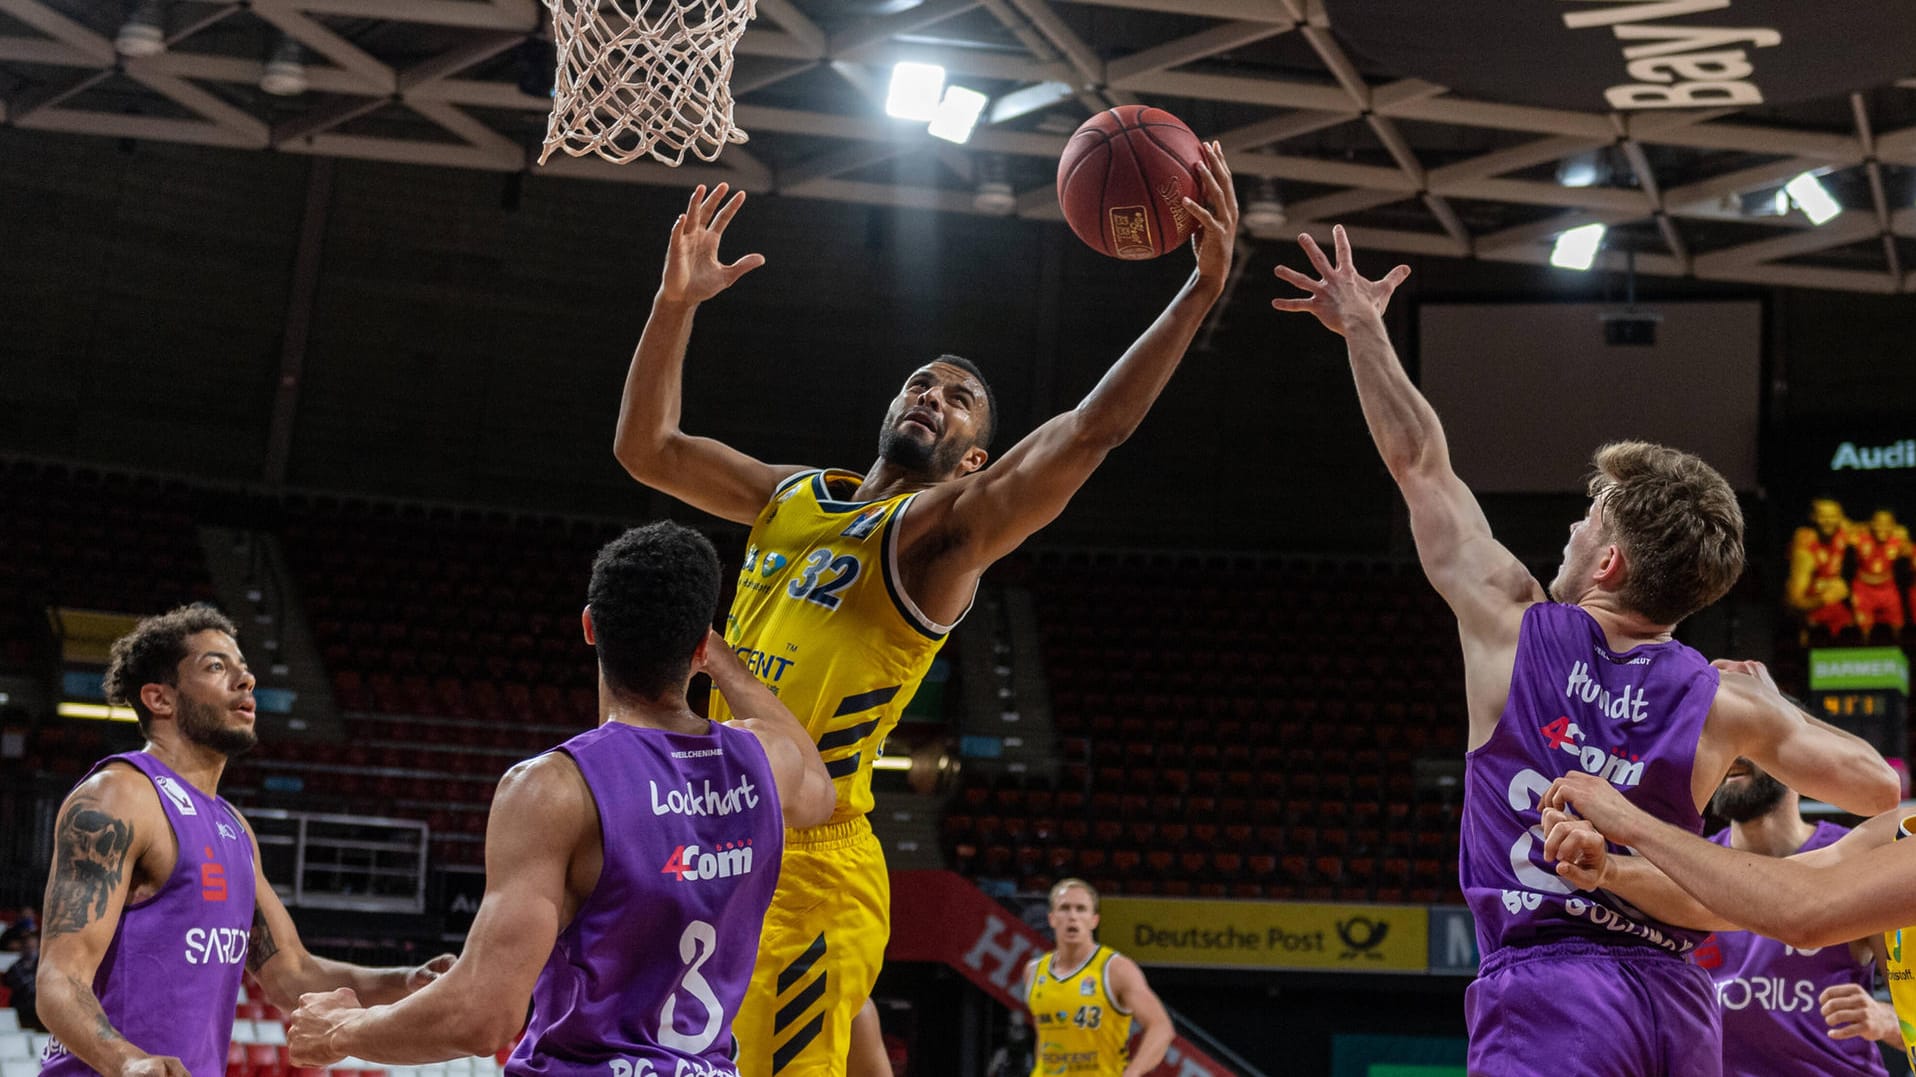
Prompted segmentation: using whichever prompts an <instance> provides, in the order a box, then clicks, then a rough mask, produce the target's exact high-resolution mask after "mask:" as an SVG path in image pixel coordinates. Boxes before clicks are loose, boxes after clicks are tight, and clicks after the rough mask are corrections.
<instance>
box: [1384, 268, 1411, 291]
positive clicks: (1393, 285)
mask: <svg viewBox="0 0 1916 1077" xmlns="http://www.w3.org/2000/svg"><path fill="white" fill-rule="evenodd" d="M1409 277H1410V267H1409V266H1398V267H1397V268H1395V269H1393V270H1391V271H1390V272H1388V273H1386V274H1384V279H1383V282H1382V283H1383V285H1384V294H1385V295H1390V294H1391V293H1392V292H1395V291H1396V290H1397V286H1398V285H1400V284H1402V283H1404V281H1405V280H1406V279H1408V278H1409Z"/></svg>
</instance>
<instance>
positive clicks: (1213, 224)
mask: <svg viewBox="0 0 1916 1077" xmlns="http://www.w3.org/2000/svg"><path fill="white" fill-rule="evenodd" d="M1184 208H1185V209H1187V210H1189V211H1190V213H1191V216H1193V217H1195V218H1197V222H1198V223H1199V224H1201V225H1203V226H1204V230H1205V231H1206V232H1223V231H1224V226H1223V225H1222V224H1219V223H1218V219H1217V217H1216V216H1214V215H1213V214H1212V213H1211V211H1210V210H1208V209H1205V208H1204V207H1203V206H1202V205H1201V204H1199V203H1198V201H1197V200H1196V199H1194V198H1187V199H1185V200H1184Z"/></svg>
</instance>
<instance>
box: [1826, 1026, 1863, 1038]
mask: <svg viewBox="0 0 1916 1077" xmlns="http://www.w3.org/2000/svg"><path fill="white" fill-rule="evenodd" d="M1862 1034H1863V1026H1862V1025H1843V1026H1842V1027H1840V1028H1832V1029H1830V1039H1832V1040H1853V1039H1855V1038H1856V1037H1858V1036H1861V1035H1862Z"/></svg>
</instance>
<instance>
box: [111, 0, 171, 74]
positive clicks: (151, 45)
mask: <svg viewBox="0 0 1916 1077" xmlns="http://www.w3.org/2000/svg"><path fill="white" fill-rule="evenodd" d="M113 49H114V51H115V52H118V53H119V54H120V55H121V56H125V57H127V58H128V59H133V60H137V59H139V58H140V57H142V56H157V55H159V54H160V53H162V52H165V51H166V4H165V0H141V2H140V5H139V6H138V7H136V8H134V9H133V13H132V14H131V15H128V16H127V17H126V21H125V22H123V23H121V24H120V32H119V33H118V34H116V35H114V38H113Z"/></svg>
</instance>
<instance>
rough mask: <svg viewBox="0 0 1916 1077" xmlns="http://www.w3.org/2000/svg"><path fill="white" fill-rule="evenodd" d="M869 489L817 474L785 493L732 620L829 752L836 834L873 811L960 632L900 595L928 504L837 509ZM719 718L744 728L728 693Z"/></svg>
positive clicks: (737, 643)
mask: <svg viewBox="0 0 1916 1077" xmlns="http://www.w3.org/2000/svg"><path fill="white" fill-rule="evenodd" d="M859 481H860V479H859V476H858V475H856V474H854V473H852V472H849V471H807V472H801V473H800V474H798V475H794V476H792V477H791V478H789V479H787V480H785V482H784V483H783V484H781V485H780V486H779V487H778V490H777V492H776V493H774V494H773V496H772V500H771V501H770V502H769V503H768V504H766V506H765V508H764V509H763V510H761V511H760V512H759V515H758V520H757V521H756V522H755V523H754V524H753V525H752V533H751V536H750V538H749V540H748V545H747V547H746V551H745V565H744V567H743V568H742V569H740V570H739V576H738V596H737V597H736V598H734V599H733V600H732V611H731V613H730V614H729V615H728V616H727V617H726V618H725V640H726V642H727V643H730V644H731V645H732V647H733V648H734V649H735V650H736V651H737V652H738V654H739V657H740V658H742V659H744V661H745V664H746V666H747V667H749V668H750V669H751V670H752V672H753V673H754V674H756V675H757V676H758V678H759V680H761V681H764V682H765V683H766V684H767V685H769V686H770V687H771V689H772V691H774V692H776V693H778V698H779V699H780V700H781V701H783V702H784V704H785V705H786V706H787V707H789V708H791V711H792V713H793V714H795V715H797V716H798V720H799V721H800V722H801V723H803V724H804V726H805V728H806V730H807V731H809V732H810V733H811V735H812V737H813V738H814V739H816V740H817V741H818V750H819V754H820V755H821V756H823V757H824V759H825V769H826V770H827V771H828V772H830V774H831V776H832V785H833V787H834V792H835V793H836V794H837V797H838V804H837V806H836V807H835V808H833V810H832V817H831V820H830V822H831V823H842V822H845V821H847V820H850V819H853V818H857V817H858V816H862V815H864V814H866V813H867V812H869V811H871V809H872V793H871V771H872V760H873V759H874V758H876V757H877V754H878V750H879V747H880V746H881V745H883V744H884V742H885V737H886V735H888V734H889V733H890V732H891V730H892V727H893V726H895V725H897V724H898V716H899V715H900V714H902V713H904V710H905V705H906V704H907V703H910V702H911V697H912V695H913V694H914V693H916V692H917V691H918V683H919V682H920V681H922V680H923V679H924V677H925V672H926V671H927V670H929V669H930V668H931V661H932V658H933V657H935V656H936V655H937V653H938V648H939V647H941V646H943V644H944V642H945V634H946V633H948V632H950V631H951V629H952V626H951V625H942V624H937V623H935V622H933V621H932V620H930V619H929V618H927V617H926V616H925V615H924V614H923V613H922V612H920V611H919V610H918V608H917V607H916V606H915V605H913V604H912V601H911V599H910V597H909V596H907V595H906V594H905V592H904V589H903V588H902V587H900V585H899V579H898V521H899V518H900V517H901V516H903V515H904V514H905V511H906V510H907V509H908V508H909V507H910V505H911V502H912V499H913V498H914V497H916V496H917V495H916V494H900V495H898V496H897V497H890V498H885V499H884V500H882V501H840V500H836V498H837V497H839V496H850V493H851V491H852V490H854V489H855V488H856V487H857V485H858V482H859ZM712 717H714V718H717V719H720V720H729V719H730V718H732V717H733V715H732V710H731V708H730V707H729V706H728V705H726V703H725V701H724V700H723V698H722V697H721V696H720V695H719V694H717V693H714V694H713V696H712Z"/></svg>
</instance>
